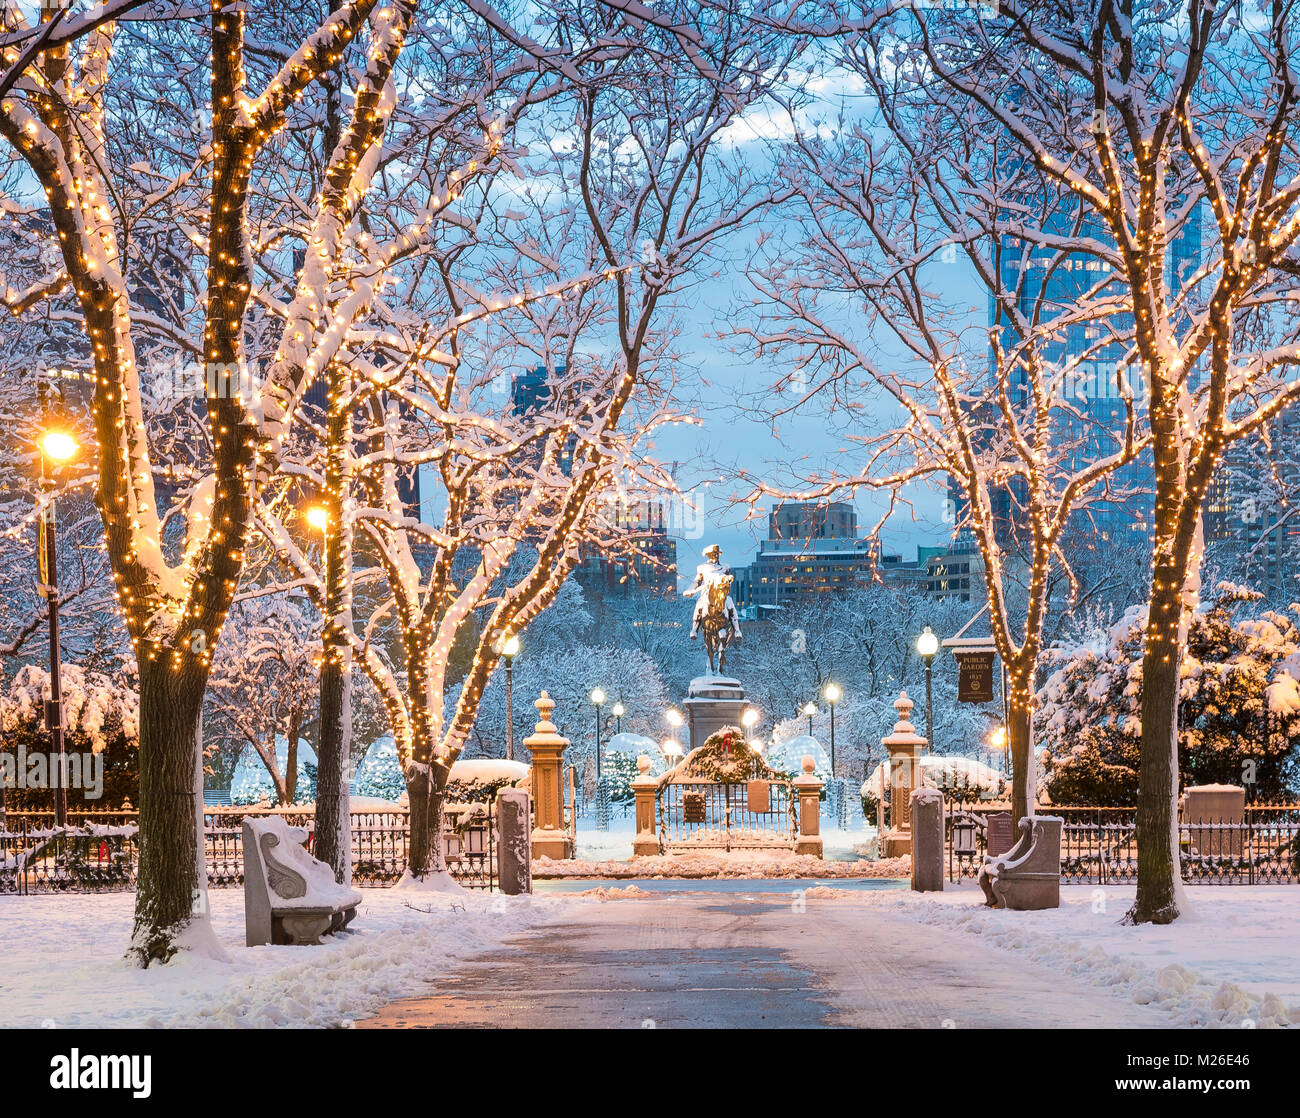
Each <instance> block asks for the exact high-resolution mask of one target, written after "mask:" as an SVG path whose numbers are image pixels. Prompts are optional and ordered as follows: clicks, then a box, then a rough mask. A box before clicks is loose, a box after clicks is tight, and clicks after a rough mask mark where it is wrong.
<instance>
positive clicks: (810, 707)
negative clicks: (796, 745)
mask: <svg viewBox="0 0 1300 1118" xmlns="http://www.w3.org/2000/svg"><path fill="white" fill-rule="evenodd" d="M803 712H804V714H806V715H807V716H808V736H809V737H812V736H813V732H812V720H813V715H814V714H816V713H817V704H816V703H814V702H812V701H811V700H809V701H808V702H806V703H804V705H803Z"/></svg>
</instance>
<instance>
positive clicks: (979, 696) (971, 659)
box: [953, 649, 996, 703]
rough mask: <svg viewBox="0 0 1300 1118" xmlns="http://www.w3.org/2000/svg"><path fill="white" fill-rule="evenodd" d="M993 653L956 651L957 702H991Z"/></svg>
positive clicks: (954, 653) (954, 654)
mask: <svg viewBox="0 0 1300 1118" xmlns="http://www.w3.org/2000/svg"><path fill="white" fill-rule="evenodd" d="M995 655H996V653H994V652H989V651H985V650H982V649H981V650H979V651H971V650H965V651H960V652H959V651H956V650H954V652H953V656H954V657H956V660H957V701H958V702H961V703H991V702H992V701H993V657H994V656H995Z"/></svg>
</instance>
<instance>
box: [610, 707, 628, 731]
mask: <svg viewBox="0 0 1300 1118" xmlns="http://www.w3.org/2000/svg"><path fill="white" fill-rule="evenodd" d="M609 709H610V713H611V714H612V715H613V716H614V733H616V734H621V733H622V732H623V715H624V714H625V713H626V708H625V707H624V706H623V704H622V703H615V704H614V705H613V706H612V707H610V708H609Z"/></svg>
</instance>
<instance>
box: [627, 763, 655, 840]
mask: <svg viewBox="0 0 1300 1118" xmlns="http://www.w3.org/2000/svg"><path fill="white" fill-rule="evenodd" d="M636 767H637V775H636V777H635V778H634V779H633V781H632V795H633V796H635V797H636V837H635V838H633V840H632V856H633V857H634V858H640V857H643V856H647V855H653V854H658V853H659V836H658V835H657V834H656V833H655V800H656V797H657V793H658V791H659V781H657V780H656V779H655V778H654V777H653V776H651V775H650V758H649V757H647V756H646V755H645V754H644V753H643V754H642V755H641V756H640V757H638V758H637V759H636Z"/></svg>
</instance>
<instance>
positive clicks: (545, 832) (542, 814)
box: [524, 691, 573, 858]
mask: <svg viewBox="0 0 1300 1118" xmlns="http://www.w3.org/2000/svg"><path fill="white" fill-rule="evenodd" d="M533 706H535V707H536V708H537V710H538V712H539V713H540V714H541V716H542V717H541V721H539V722H538V723H537V728H536V730H534V731H533V733H532V734H531V735H529V736H528V737H526V738H524V746H525V748H526V749H527V750H528V753H529V756H530V758H531V759H532V765H533V772H532V787H533V857H534V858H572V857H573V844H572V842H570V840H569V833H568V832H567V831H566V830H565V829H564V787H563V785H562V783H561V780H560V770H561V768H562V762H563V759H564V751H565V749H566V748H568V745H569V739H568V738H564V737H561V736H560V735H559V733H558V732H557V731H556V729H555V724H554V723H553V722H552V721H551V711H553V710H554V709H555V702H554V700H553V699H552V698H551V697H550V696H549V695H548V694H547V693H546V692H545V691H543V692H542V694H541V697H540V698H538V700H537V701H536V702H535V703H534V704H533Z"/></svg>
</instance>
